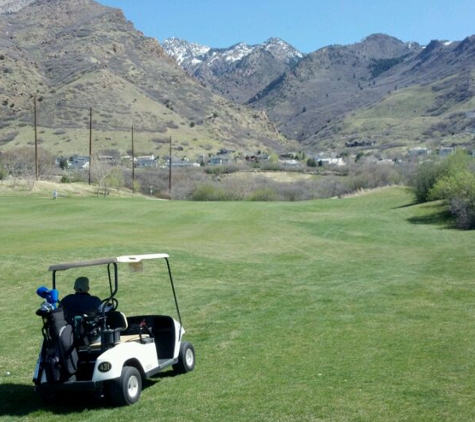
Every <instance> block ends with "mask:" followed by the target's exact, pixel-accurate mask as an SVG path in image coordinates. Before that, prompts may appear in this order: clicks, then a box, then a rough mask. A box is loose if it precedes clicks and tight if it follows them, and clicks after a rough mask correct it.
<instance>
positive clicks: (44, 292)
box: [36, 286, 49, 299]
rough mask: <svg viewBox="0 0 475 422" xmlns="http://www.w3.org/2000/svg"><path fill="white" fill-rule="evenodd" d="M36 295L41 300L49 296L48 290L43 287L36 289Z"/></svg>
mask: <svg viewBox="0 0 475 422" xmlns="http://www.w3.org/2000/svg"><path fill="white" fill-rule="evenodd" d="M36 294H37V295H38V296H39V297H42V298H43V299H46V298H47V297H48V296H49V290H48V288H47V287H45V286H41V287H38V289H37V290H36Z"/></svg>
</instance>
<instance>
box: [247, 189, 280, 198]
mask: <svg viewBox="0 0 475 422" xmlns="http://www.w3.org/2000/svg"><path fill="white" fill-rule="evenodd" d="M276 199H277V194H276V193H275V191H274V190H273V189H271V188H262V189H257V190H255V191H254V192H252V193H251V194H250V196H249V201H275V200H276Z"/></svg>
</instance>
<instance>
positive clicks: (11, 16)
mask: <svg viewBox="0 0 475 422" xmlns="http://www.w3.org/2000/svg"><path fill="white" fill-rule="evenodd" d="M21 4H22V5H23V7H21V8H19V5H20V3H18V2H16V3H12V2H9V1H5V0H4V1H3V2H2V3H1V4H0V11H1V12H2V14H1V15H0V72H1V74H2V78H1V79H0V116H1V119H0V120H1V123H0V125H1V127H0V148H2V149H4V148H12V147H15V146H19V145H24V144H31V143H32V141H33V130H32V125H33V104H34V102H33V97H34V96H35V95H36V98H37V110H38V112H37V120H38V125H39V134H40V135H39V136H40V140H39V141H40V143H42V145H43V146H44V147H45V148H47V149H50V150H52V151H54V152H56V153H73V152H78V153H84V152H86V151H87V146H88V129H89V112H90V108H92V110H93V130H94V148H95V149H96V150H97V149H105V148H117V149H122V150H126V149H127V148H128V147H129V144H130V132H131V127H132V125H133V126H134V129H135V142H136V148H137V150H138V151H140V152H143V153H155V154H163V153H164V151H166V148H167V145H168V142H169V139H170V137H172V138H173V141H174V144H175V146H176V147H177V148H179V149H180V150H184V151H185V152H189V153H190V154H194V153H203V152H206V151H212V150H215V149H219V148H220V147H227V148H232V149H240V150H251V151H252V150H254V149H256V148H258V149H267V148H277V149H278V148H280V147H281V146H282V145H283V144H285V141H284V140H283V139H282V137H280V136H279V135H278V134H277V133H276V131H275V128H274V126H273V124H271V123H270V122H269V120H268V119H267V118H266V115H265V113H263V112H256V111H253V110H251V109H250V108H248V107H246V106H242V105H236V104H234V103H231V102H230V101H228V100H225V99H224V98H222V97H219V96H217V95H216V94H214V93H213V92H212V91H211V90H210V89H209V88H207V87H205V86H203V84H201V83H199V82H198V81H196V80H195V79H193V78H191V77H189V76H188V75H187V74H186V73H185V72H184V71H183V69H182V68H180V67H179V66H178V65H177V64H176V62H175V61H174V60H172V59H171V58H170V57H169V56H168V55H167V54H166V53H165V52H164V50H163V49H162V47H161V46H160V45H159V43H158V42H157V41H156V40H154V39H151V38H147V37H145V36H144V35H143V34H142V33H140V32H139V31H137V30H135V29H134V26H133V24H132V23H131V22H129V21H127V20H126V19H125V18H124V15H123V13H122V12H121V11H120V10H117V9H112V8H109V7H105V6H102V5H99V4H98V3H96V2H95V1H93V0H36V1H33V2H30V1H24V2H22V3H21ZM13 6H15V7H13ZM12 7H13V8H12Z"/></svg>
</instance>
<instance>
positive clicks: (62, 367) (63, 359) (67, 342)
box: [37, 308, 78, 382]
mask: <svg viewBox="0 0 475 422" xmlns="http://www.w3.org/2000/svg"><path fill="white" fill-rule="evenodd" d="M37 313H38V315H41V316H42V317H43V329H42V331H43V337H44V342H43V350H42V362H43V365H42V367H43V369H44V370H45V371H46V379H47V381H48V382H64V381H67V380H68V379H70V378H71V377H72V376H73V375H74V374H75V373H76V371H77V367H78V352H77V349H76V347H75V344H74V331H73V327H72V325H71V324H68V322H67V321H66V319H65V316H64V310H63V308H57V309H55V310H52V311H50V312H47V313H43V312H40V311H38V312H37Z"/></svg>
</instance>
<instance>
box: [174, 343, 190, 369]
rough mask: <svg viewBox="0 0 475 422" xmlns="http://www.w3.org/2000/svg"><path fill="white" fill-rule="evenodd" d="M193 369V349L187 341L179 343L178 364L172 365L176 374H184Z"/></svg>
mask: <svg viewBox="0 0 475 422" xmlns="http://www.w3.org/2000/svg"><path fill="white" fill-rule="evenodd" d="M194 368H195V348H194V347H193V345H192V344H191V343H189V342H187V341H185V342H183V343H181V346H180V354H179V355H178V362H177V363H176V364H175V365H173V369H174V370H175V372H176V373H177V374H186V373H187V372H191V371H193V369H194Z"/></svg>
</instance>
